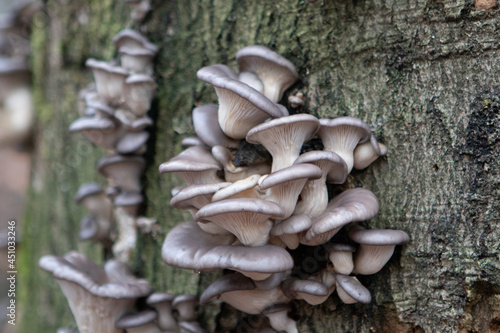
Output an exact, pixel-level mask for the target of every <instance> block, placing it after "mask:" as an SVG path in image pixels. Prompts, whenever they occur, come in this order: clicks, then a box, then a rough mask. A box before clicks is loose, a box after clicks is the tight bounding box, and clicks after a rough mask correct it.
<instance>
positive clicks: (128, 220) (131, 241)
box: [96, 207, 137, 332]
mask: <svg viewBox="0 0 500 333" xmlns="http://www.w3.org/2000/svg"><path fill="white" fill-rule="evenodd" d="M115 216H116V224H117V229H118V237H117V240H116V242H115V244H114V245H113V254H114V256H115V257H116V258H118V260H120V261H121V262H128V260H129V258H130V255H131V253H132V250H133V249H135V246H136V242H137V224H136V221H135V217H133V216H131V215H129V214H128V213H127V212H126V211H125V209H123V208H121V207H117V208H115ZM96 332H97V331H96Z"/></svg>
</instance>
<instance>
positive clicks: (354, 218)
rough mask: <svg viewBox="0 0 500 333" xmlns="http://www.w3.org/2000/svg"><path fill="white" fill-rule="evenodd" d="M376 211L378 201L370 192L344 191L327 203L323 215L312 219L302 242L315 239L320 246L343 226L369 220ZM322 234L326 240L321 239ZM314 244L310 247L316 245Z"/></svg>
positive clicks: (354, 189) (355, 189)
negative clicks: (311, 223)
mask: <svg viewBox="0 0 500 333" xmlns="http://www.w3.org/2000/svg"><path fill="white" fill-rule="evenodd" d="M378 210H379V202H378V199H377V197H376V196H375V195H374V194H373V193H372V192H371V191H369V190H366V189H363V188H353V189H349V190H347V191H344V192H342V193H341V194H339V195H337V196H336V197H334V198H333V199H332V200H331V201H330V203H328V206H327V208H326V209H325V212H324V213H323V214H321V215H320V216H318V217H317V218H315V219H313V225H312V227H311V228H310V229H309V230H308V231H307V233H306V235H305V236H304V242H305V243H306V244H308V243H310V242H312V241H313V240H314V239H315V238H317V239H319V240H318V241H319V242H320V244H321V243H324V242H325V241H326V240H327V239H330V238H331V237H332V236H333V235H334V234H335V233H336V232H337V231H338V230H339V229H340V228H342V227H343V226H344V225H346V224H348V223H351V222H361V221H365V220H369V219H371V218H373V217H374V216H375V215H377V213H378ZM322 234H323V237H325V238H327V239H322V238H323V237H321V235H322ZM316 243H317V242H314V244H312V245H318V244H316Z"/></svg>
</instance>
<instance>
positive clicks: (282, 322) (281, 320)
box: [262, 304, 299, 333]
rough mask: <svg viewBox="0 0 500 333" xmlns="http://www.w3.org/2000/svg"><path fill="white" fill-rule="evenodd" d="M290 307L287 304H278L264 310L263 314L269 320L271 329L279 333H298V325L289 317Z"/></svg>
mask: <svg viewBox="0 0 500 333" xmlns="http://www.w3.org/2000/svg"><path fill="white" fill-rule="evenodd" d="M289 310H290V306H289V305H287V304H276V305H271V306H270V307H268V308H266V309H264V310H263V311H262V314H263V315H264V316H266V317H267V318H268V319H269V322H270V324H271V327H272V328H274V329H275V330H276V331H278V332H287V333H298V332H299V331H298V330H297V323H296V322H295V320H293V319H292V318H290V317H288V311H289Z"/></svg>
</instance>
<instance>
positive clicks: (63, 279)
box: [39, 252, 151, 333]
mask: <svg viewBox="0 0 500 333" xmlns="http://www.w3.org/2000/svg"><path fill="white" fill-rule="evenodd" d="M39 266H40V268H41V269H43V270H45V271H47V272H50V273H52V275H53V276H54V277H55V278H56V280H57V282H58V284H59V286H60V287H61V289H62V291H63V293H64V295H65V296H66V298H67V300H68V303H69V306H70V308H71V311H72V312H73V315H74V316H75V320H76V323H77V325H78V328H79V330H80V332H81V333H94V332H101V333H120V332H123V331H122V330H121V329H118V328H116V327H115V322H116V320H117V319H119V318H121V317H122V316H123V315H124V314H125V313H127V312H129V311H130V310H131V309H132V307H133V305H134V303H135V301H136V299H138V298H139V297H144V296H147V295H149V294H150V293H151V287H150V286H149V283H148V282H147V281H145V280H141V279H137V278H135V277H134V276H132V275H131V274H130V272H129V270H128V268H127V267H126V266H125V265H124V264H123V263H121V262H118V261H113V260H110V261H108V262H107V263H106V264H105V266H104V269H103V268H101V267H99V266H97V265H96V264H94V263H93V262H92V261H90V260H89V259H87V258H86V257H85V256H84V255H82V254H80V253H77V252H69V253H67V254H66V255H64V256H63V257H57V256H53V255H45V256H43V257H42V258H40V261H39Z"/></svg>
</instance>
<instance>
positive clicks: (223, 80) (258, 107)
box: [197, 66, 287, 139]
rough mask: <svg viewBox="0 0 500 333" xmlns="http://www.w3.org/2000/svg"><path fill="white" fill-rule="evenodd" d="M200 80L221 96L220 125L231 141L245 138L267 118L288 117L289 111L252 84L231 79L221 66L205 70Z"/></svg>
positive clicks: (203, 69) (199, 74)
mask: <svg viewBox="0 0 500 333" xmlns="http://www.w3.org/2000/svg"><path fill="white" fill-rule="evenodd" d="M197 77H198V79H200V80H202V81H204V82H207V83H210V84H211V85H212V86H214V88H215V92H216V93H217V96H218V97H219V112H218V120H219V125H220V127H221V129H222V131H223V132H224V133H225V134H226V135H227V136H229V137H230V138H233V139H243V138H244V137H245V136H246V134H247V132H248V131H249V130H250V129H251V128H252V127H254V126H256V125H258V124H260V123H262V122H263V121H265V120H266V119H268V118H270V117H282V116H285V115H287V112H285V110H286V109H285V110H284V109H283V108H280V107H279V106H277V105H276V104H274V103H273V102H271V101H270V100H269V99H267V98H266V97H265V96H264V95H262V94H261V93H259V92H258V91H257V90H255V89H253V88H252V87H250V86H249V85H247V84H245V83H242V82H240V81H238V80H236V79H233V78H231V77H229V76H228V75H227V74H226V72H225V71H223V70H220V69H219V67H215V66H208V67H203V68H202V69H200V70H199V71H198V73H197Z"/></svg>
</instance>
